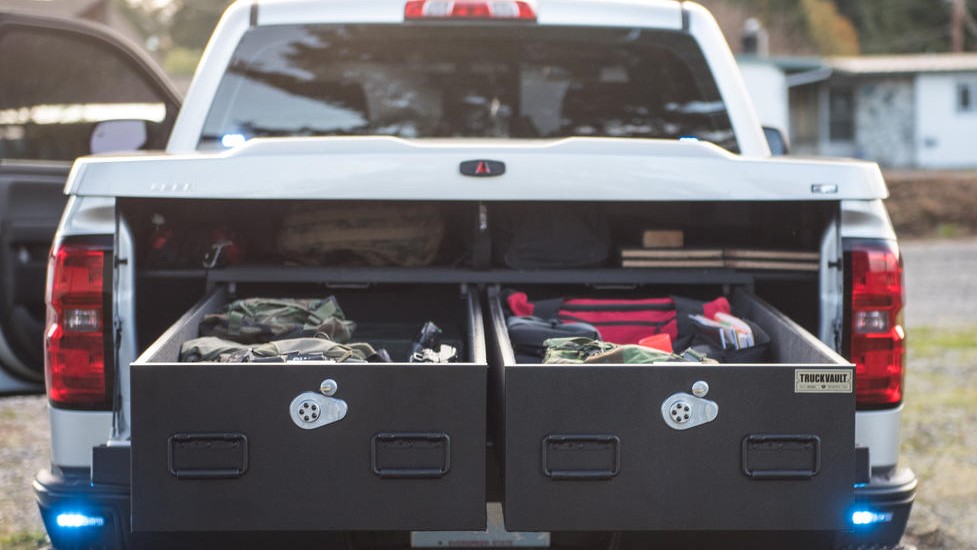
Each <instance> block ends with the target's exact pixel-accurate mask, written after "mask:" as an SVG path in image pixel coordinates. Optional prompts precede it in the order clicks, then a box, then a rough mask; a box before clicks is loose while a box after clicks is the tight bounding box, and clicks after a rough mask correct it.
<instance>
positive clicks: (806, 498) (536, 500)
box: [489, 291, 855, 531]
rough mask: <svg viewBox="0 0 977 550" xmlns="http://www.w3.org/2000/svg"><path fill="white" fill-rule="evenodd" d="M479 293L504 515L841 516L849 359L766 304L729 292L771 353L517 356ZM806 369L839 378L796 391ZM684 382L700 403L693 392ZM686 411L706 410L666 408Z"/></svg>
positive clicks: (539, 525) (595, 520) (687, 521)
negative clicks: (610, 360) (494, 360)
mask: <svg viewBox="0 0 977 550" xmlns="http://www.w3.org/2000/svg"><path fill="white" fill-rule="evenodd" d="M489 301H490V306H489V309H490V313H491V325H492V336H493V340H494V344H495V345H496V346H497V350H495V351H496V354H497V356H498V357H500V358H501V362H502V364H503V365H502V366H501V367H498V368H496V367H493V372H492V374H491V376H492V377H493V379H495V380H496V383H494V384H493V385H492V386H493V388H495V389H496V390H495V391H496V392H497V394H496V398H497V399H499V400H500V401H499V402H501V403H504V405H503V406H502V408H501V409H502V410H501V414H500V418H499V422H498V424H499V426H498V428H497V431H498V432H501V434H502V436H501V437H500V439H501V451H500V453H501V460H502V461H503V464H504V477H505V479H504V492H505V495H504V499H503V505H504V512H505V522H506V528H507V529H509V530H514V531H515V530H526V531H535V530H553V531H559V530H811V531H817V530H840V529H845V528H847V522H846V514H847V513H850V510H851V503H852V491H853V483H854V474H855V458H854V454H855V451H854V449H855V440H854V422H855V397H854V393H853V389H854V380H853V377H854V369H853V366H852V365H851V364H848V363H847V362H846V361H845V360H844V359H842V358H841V357H840V356H838V355H837V354H835V353H834V352H833V351H832V350H830V349H829V348H827V347H826V346H824V345H823V344H822V343H821V342H820V341H818V340H817V339H816V338H814V337H813V336H811V335H810V334H809V333H807V332H806V331H804V329H802V328H801V327H800V326H798V325H796V324H795V323H793V322H792V321H790V320H789V319H787V318H786V317H784V316H783V315H782V314H780V313H778V312H776V311H775V310H773V309H772V308H771V307H770V306H768V305H766V304H765V303H763V302H761V301H760V300H758V299H757V298H755V297H754V296H752V295H751V294H748V293H744V292H736V293H735V294H734V295H733V296H732V298H731V302H732V304H733V307H734V312H735V313H738V314H739V315H741V316H743V317H746V318H749V319H752V320H753V321H754V322H756V323H757V324H759V325H760V326H761V327H762V328H763V329H764V330H765V331H766V332H767V333H768V334H769V335H770V336H771V338H772V340H773V342H772V350H771V354H772V359H773V361H774V362H773V363H770V364H754V365H742V364H722V365H708V366H707V365H700V364H656V365H587V366H584V365H541V364H516V362H515V359H514V356H513V353H512V349H511V346H510V344H509V340H508V335H507V333H506V330H505V323H504V318H503V313H502V308H501V305H500V302H499V299H498V295H497V294H495V293H494V292H492V291H490V295H489ZM805 371H807V372H806V374H807V375H812V374H813V375H817V376H816V377H815V379H826V380H827V379H833V380H835V381H838V380H842V381H844V382H845V383H847V390H844V389H842V390H840V391H837V392H831V391H825V390H826V389H827V386H826V387H825V388H824V389H822V388H813V389H815V390H821V391H815V392H810V393H808V392H807V391H805V390H810V389H812V388H811V387H810V385H809V384H808V383H807V382H804V383H802V380H810V379H811V378H803V379H802V375H804V374H805ZM820 375H840V377H834V378H832V377H830V376H829V377H828V378H824V377H823V376H820ZM697 382H705V383H706V384H707V385H708V393H707V394H706V395H705V396H704V397H703V399H705V400H707V401H709V402H712V403H713V404H712V405H709V404H707V403H705V402H703V401H698V400H696V396H695V395H692V394H693V393H695V392H693V389H692V388H693V385H694V384H696V383H697ZM845 383H842V384H841V386H845ZM839 387H840V386H836V387H835V390H838V389H839ZM680 394H683V395H680ZM713 407H714V408H713ZM710 410H711V411H712V412H709V411H710ZM689 413H691V414H692V417H693V420H694V419H695V418H708V417H710V416H713V414H712V413H715V414H714V418H713V419H712V420H711V421H707V422H704V423H702V424H698V425H695V426H694V427H691V428H685V429H676V428H675V427H673V426H687V425H688V423H687V422H685V423H675V422H669V420H668V418H669V417H673V418H683V417H684V416H685V415H686V414H689ZM683 419H684V418H683Z"/></svg>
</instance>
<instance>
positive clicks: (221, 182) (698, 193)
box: [34, 0, 916, 548]
mask: <svg viewBox="0 0 977 550" xmlns="http://www.w3.org/2000/svg"><path fill="white" fill-rule="evenodd" d="M125 128H127V126H126V125H120V126H119V128H118V129H117V128H115V127H113V125H112V124H107V125H106V126H105V128H104V129H103V130H104V132H105V133H107V134H108V135H111V134H112V133H113V132H116V131H120V130H124V129H125ZM130 129H131V128H130ZM123 133H124V132H123ZM66 192H67V194H68V197H69V198H68V204H67V207H66V209H65V212H64V215H63V218H62V220H61V225H60V227H59V229H58V232H57V236H56V238H55V242H54V246H53V248H52V252H51V256H50V266H49V272H48V282H47V312H48V314H47V329H46V331H45V345H46V373H47V389H48V395H49V398H50V403H51V409H50V410H51V428H52V441H51V445H52V465H51V468H50V469H48V470H44V471H42V472H40V473H39V474H38V475H37V477H36V479H35V483H34V487H35V490H36V495H37V500H38V502H39V505H40V509H41V514H42V516H43V518H44V522H45V525H46V527H47V530H48V533H49V534H50V537H51V540H52V542H53V544H54V545H55V546H56V547H58V548H84V547H129V546H137V547H138V546H144V545H145V546H153V545H157V546H162V547H194V546H201V547H225V546H231V545H258V546H266V547H271V546H274V547H280V546H285V545H289V546H297V547H305V546H310V547H311V546H315V547H319V548H322V547H326V548H409V547H436V546H441V547H446V546H452V545H455V546H486V547H493V546H550V547H554V548H648V547H651V546H653V545H670V546H677V547H687V548H693V547H695V548H699V547H706V548H711V547H723V548H729V547H745V548H757V547H775V548H788V547H789V548H798V547H813V548H843V547H857V546H862V545H872V546H873V547H883V546H893V545H896V544H898V542H899V540H900V538H901V537H902V533H903V531H904V529H905V526H906V522H907V519H908V516H909V511H910V508H911V506H912V502H913V499H914V496H915V490H916V478H915V475H914V474H913V473H912V471H911V470H909V469H908V468H907V467H905V466H903V465H900V464H899V463H898V458H899V430H900V418H901V414H902V399H903V392H902V384H903V379H904V347H903V346H904V344H903V340H904V334H903V331H902V327H901V325H900V324H901V311H902V306H903V286H902V273H901V271H902V270H901V260H900V256H899V250H898V248H897V245H896V238H895V234H894V232H893V230H892V226H891V224H890V222H889V218H888V216H887V214H886V211H885V208H884V206H883V204H882V200H883V199H885V198H886V196H887V190H886V186H885V183H884V182H883V180H882V177H881V173H880V171H879V169H878V167H877V166H876V165H874V164H871V163H865V162H858V161H823V160H808V159H791V158H785V157H772V156H771V154H770V149H769V147H768V144H767V142H766V141H765V137H764V131H763V129H762V128H761V125H760V123H759V122H758V120H757V117H756V115H755V113H754V109H753V106H752V104H751V102H750V99H749V98H748V96H747V93H746V91H745V87H744V84H743V82H742V79H741V76H740V74H739V72H738V70H737V68H736V64H735V61H734V59H733V56H732V55H731V53H730V51H729V48H728V47H727V45H726V43H725V41H724V39H723V36H722V34H721V32H720V30H719V28H718V26H717V25H716V23H715V21H714V20H713V18H712V17H711V16H710V14H709V13H708V12H707V11H706V10H705V9H703V8H702V7H701V6H699V5H697V4H694V3H691V2H673V1H664V0H661V1H660V0H641V1H633V0H540V1H539V2H538V3H535V2H529V1H524V0H407V1H406V2H405V0H371V1H368V2H367V1H363V0H254V1H240V2H237V3H236V4H234V5H232V6H231V7H230V8H229V9H228V11H227V13H226V14H225V15H224V17H223V19H222V20H221V22H220V24H219V26H218V28H217V29H216V31H215V34H214V36H213V38H212V39H211V41H210V45H209V46H208V48H207V50H206V52H205V54H204V57H203V59H202V60H201V63H200V66H199V68H198V70H197V73H196V76H195V78H194V80H193V83H192V85H191V87H190V90H189V92H188V94H187V97H186V99H185V102H184V103H183V106H182V108H181V110H180V112H179V115H178V117H177V120H176V122H175V125H174V127H173V130H172V133H171V134H170V137H169V141H168V144H167V146H166V150H165V152H163V153H160V154H143V155H134V156H133V155H129V156H101V157H87V158H82V159H80V160H78V161H77V162H76V163H75V165H74V168H73V170H72V172H71V175H70V177H69V179H68V183H67V186H66ZM514 205H515V207H516V209H517V210H519V211H521V212H523V213H526V212H528V213H529V214H528V215H529V217H530V218H532V217H539V218H547V217H548V216H549V217H550V218H551V217H552V213H553V212H559V211H565V212H580V211H581V209H580V208H579V207H580V205H584V206H585V207H586V210H588V211H590V212H594V213H598V214H599V215H600V216H601V217H602V219H603V220H604V223H606V235H607V236H608V238H609V240H610V247H611V248H612V250H614V251H621V252H620V254H621V256H620V257H617V258H616V257H613V256H611V257H608V258H607V259H605V260H603V261H600V262H597V263H596V264H592V265H586V266H579V265H566V266H560V265H559V264H560V262H559V260H560V258H559V257H557V258H555V259H554V258H548V261H550V262H554V261H555V263H554V265H551V266H550V267H549V268H542V267H539V268H527V267H525V266H523V267H520V266H518V265H516V266H513V264H512V263H510V262H507V261H504V260H500V256H499V255H498V254H496V253H494V252H493V249H496V251H497V249H498V246H497V245H498V244H499V243H498V242H497V241H496V237H497V235H498V232H497V229H498V227H499V225H500V224H501V223H502V222H501V220H504V219H506V217H507V216H508V215H509V214H511V212H512V211H513V206H514ZM574 206H575V207H576V208H573V207H574ZM363 207H366V210H371V209H373V210H376V211H379V212H396V211H397V210H398V209H404V210H411V211H417V210H418V209H421V210H422V211H427V212H430V211H436V212H438V213H439V216H440V218H441V220H442V224H443V226H442V232H443V239H442V241H441V242H440V244H439V245H438V246H439V247H438V249H437V253H436V254H434V255H433V256H432V257H431V258H429V259H428V260H427V261H425V262H424V263H423V264H424V265H412V266H397V265H362V264H360V265H349V264H348V263H346V262H335V263H330V262H328V261H327V262H303V261H301V259H299V261H296V259H295V258H294V257H291V258H288V257H285V256H284V255H283V254H282V253H281V250H280V248H279V247H278V246H276V242H277V243H279V244H280V242H281V239H280V233H281V231H282V230H283V226H285V225H286V221H287V220H289V219H290V217H291V216H293V213H294V212H296V211H311V212H322V213H323V214H322V216H324V217H326V218H328V217H329V216H330V214H329V213H330V212H331V213H334V214H333V215H336V216H339V214H335V213H338V212H342V211H343V210H344V209H350V210H356V211H358V212H362V211H364V208H363ZM568 207H569V208H568ZM323 221H325V222H328V221H329V220H328V219H327V220H323ZM565 221H566V227H567V228H568V230H567V231H566V232H564V233H562V234H561V229H560V228H559V227H557V229H556V230H555V231H551V232H550V233H548V234H546V235H541V236H540V237H541V238H549V239H552V241H551V244H552V245H553V249H555V250H565V249H567V248H568V247H567V246H566V245H567V244H568V243H566V242H562V241H563V240H565V239H570V238H571V237H570V236H569V235H575V234H576V233H574V232H572V231H570V230H569V228H570V227H572V226H573V222H574V220H572V219H566V220H565ZM663 232H664V233H663ZM337 234H338V236H339V237H342V236H343V230H342V229H339V230H337ZM664 234H667V235H671V236H672V237H673V238H674V236H675V235H679V236H680V237H681V240H682V242H681V243H680V244H681V246H680V247H678V248H669V249H665V250H666V252H667V255H671V256H667V257H668V258H671V259H672V260H675V261H674V262H671V261H662V262H658V263H656V262H655V261H654V259H655V258H659V259H660V258H662V257H666V256H655V255H656V254H662V252H661V251H662V249H661V248H655V247H654V245H655V244H656V243H655V242H650V243H645V242H643V238H644V236H646V235H650V236H651V237H652V238H651V241H654V237H655V235H659V236H661V235H664ZM333 236H335V235H333ZM175 242H180V243H182V244H181V245H180V246H177V245H173V244H172V243H175ZM228 243H233V244H228ZM569 244H570V247H569V248H571V249H572V247H573V245H574V243H569ZM658 244H660V243H658ZM670 244H672V245H675V244H679V243H676V242H672V243H670ZM201 245H202V246H201ZM544 245H545V243H544ZM643 245H651V246H649V247H648V248H645V247H643ZM208 246H209V248H208ZM561 246H562V247H561ZM228 247H230V248H228ZM201 248H202V249H205V253H201V252H200V251H201ZM544 248H545V246H544ZM636 250H637V251H638V252H635V251H636ZM717 250H718V251H720V252H718V253H716V252H715V251H717ZM208 251H209V252H211V254H209V255H208V254H206V252H208ZM729 251H739V252H738V253H737V254H739V255H737V254H733V253H730V252H729ZM744 251H745V252H744ZM164 252H165V253H164ZM214 252H216V253H217V254H218V255H220V253H222V252H223V253H226V255H225V256H224V257H223V258H216V257H215V255H214V254H213V253H214ZM232 252H233V253H232ZM616 253H617V252H615V254H616ZM744 253H745V254H746V255H745V256H744V255H743V254H744ZM629 254H636V256H629ZM751 254H752V255H751ZM642 255H644V256H642ZM629 257H632V258H633V257H638V258H641V257H645V258H650V259H651V260H652V261H650V262H647V263H642V262H640V261H639V262H631V263H629V262H628V258H629ZM784 259H787V260H790V261H784ZM508 289H514V290H519V291H523V292H526V293H527V294H528V295H529V296H530V297H531V298H532V299H550V298H557V297H567V296H580V297H588V298H591V299H598V300H607V299H618V300H620V299H638V298H641V299H645V298H652V297H668V296H673V295H681V296H689V297H693V298H700V299H712V298H715V297H717V296H723V297H725V298H726V299H727V300H728V301H729V303H731V304H732V312H733V313H734V314H736V315H738V316H740V317H742V318H746V319H749V320H750V321H751V322H753V323H755V325H756V326H758V327H760V328H761V329H762V330H763V331H764V332H765V333H766V334H767V335H769V338H770V342H769V357H768V359H767V360H765V361H759V362H756V361H754V362H735V361H734V362H724V363H722V364H700V363H656V364H627V365H622V364H618V365H592V364H588V365H563V364H542V363H541V362H540V361H538V360H537V361H535V362H532V361H530V362H526V361H524V360H521V359H519V360H517V359H516V354H515V353H514V350H513V346H512V344H511V342H510V337H509V334H508V332H507V329H506V309H507V304H506V300H505V299H504V297H505V296H507V295H508V294H507V291H508ZM327 295H329V296H334V297H335V298H336V299H337V300H338V303H339V304H341V305H342V307H343V309H344V310H345V312H346V314H347V315H348V316H349V317H350V318H352V319H355V320H356V322H357V323H358V326H359V328H358V329H357V330H358V331H362V332H358V333H357V334H359V335H360V337H361V338H364V339H370V338H374V339H375V341H379V342H384V343H385V345H386V346H388V347H389V349H391V351H393V350H394V349H403V348H407V347H409V346H410V342H411V340H412V339H413V338H414V336H415V334H416V332H417V328H418V327H420V326H421V324H422V323H424V322H425V321H428V320H437V324H438V325H439V326H441V328H442V329H443V330H444V335H445V337H446V338H448V339H450V340H451V342H452V343H453V345H455V346H456V348H457V351H458V354H459V362H456V363H451V364H417V363H410V362H407V361H406V360H405V359H404V357H401V356H400V355H395V357H394V358H393V361H392V362H380V363H370V364H366V365H344V364H339V363H334V362H329V361H311V362H309V361H306V362H290V363H286V364H273V363H233V362H231V363H227V362H224V363H217V362H201V363H186V362H181V361H180V360H179V359H180V349H181V346H182V344H183V343H184V342H185V341H187V340H188V339H191V338H195V337H197V336H198V334H199V331H198V329H199V326H200V325H201V321H202V320H203V319H204V317H205V316H206V315H207V314H209V313H213V312H215V311H219V310H220V309H221V308H222V307H223V306H225V305H226V304H227V303H228V302H229V301H230V300H232V299H237V298H248V297H272V296H276V297H280V296H292V297H310V298H311V297H319V298H321V297H324V296H327ZM405 327H406V328H405ZM689 392H691V393H689ZM316 404H318V405H320V406H322V409H323V410H322V416H321V418H320V416H319V412H318V410H317V409H314V408H313V409H312V410H315V411H316V413H315V414H313V415H312V420H310V418H309V415H308V414H306V413H305V412H301V411H306V412H307V410H308V408H309V407H312V406H313V405H316ZM296 407H300V409H299V411H300V412H297V411H296ZM676 407H678V409H676ZM683 407H684V410H685V411H686V413H687V414H686V415H685V417H684V419H683V418H682V413H681V410H682V408H683ZM669 414H671V415H672V418H669ZM689 414H691V415H692V417H693V418H692V419H691V420H689ZM303 422H304V424H303ZM683 422H686V424H683Z"/></svg>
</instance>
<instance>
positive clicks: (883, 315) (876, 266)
mask: <svg viewBox="0 0 977 550" xmlns="http://www.w3.org/2000/svg"><path fill="white" fill-rule="evenodd" d="M848 262H849V277H850V278H849V283H850V289H851V294H850V296H849V307H848V319H847V327H848V335H847V336H848V338H847V339H848V350H849V357H850V359H851V361H852V362H853V363H855V397H856V401H857V403H858V407H859V408H873V407H880V406H883V407H884V406H890V405H897V404H899V403H900V402H901V401H902V383H903V379H904V376H905V333H904V332H903V329H902V306H903V291H904V289H903V284H902V258H901V257H900V256H899V249H898V247H897V246H896V245H895V243H891V242H888V241H857V242H855V243H853V244H852V245H851V246H850V247H849V248H848Z"/></svg>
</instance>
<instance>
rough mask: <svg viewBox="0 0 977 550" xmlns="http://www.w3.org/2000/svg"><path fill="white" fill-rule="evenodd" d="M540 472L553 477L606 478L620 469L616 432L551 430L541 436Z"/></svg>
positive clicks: (567, 478)
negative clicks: (589, 433) (562, 431)
mask: <svg viewBox="0 0 977 550" xmlns="http://www.w3.org/2000/svg"><path fill="white" fill-rule="evenodd" d="M542 455H543V474H544V475H546V477H548V478H550V479H552V480H554V481H574V480H607V479H611V478H612V477H614V476H616V475H617V474H618V473H619V472H620V471H621V439H620V438H619V437H617V436H616V435H602V434H598V435H564V434H551V435H548V436H546V437H545V438H543V450H542Z"/></svg>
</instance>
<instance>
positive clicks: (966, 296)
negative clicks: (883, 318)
mask: <svg viewBox="0 0 977 550" xmlns="http://www.w3.org/2000/svg"><path fill="white" fill-rule="evenodd" d="M900 246H901V249H902V253H903V264H904V266H903V267H904V269H905V275H906V288H907V290H908V292H909V296H908V298H907V300H906V326H907V327H909V328H914V327H919V326H927V327H948V326H959V325H975V324H977V316H975V315H974V311H975V307H974V306H975V304H977V238H967V239H955V240H925V241H906V242H902V243H900Z"/></svg>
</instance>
